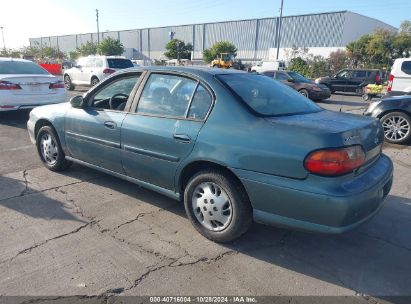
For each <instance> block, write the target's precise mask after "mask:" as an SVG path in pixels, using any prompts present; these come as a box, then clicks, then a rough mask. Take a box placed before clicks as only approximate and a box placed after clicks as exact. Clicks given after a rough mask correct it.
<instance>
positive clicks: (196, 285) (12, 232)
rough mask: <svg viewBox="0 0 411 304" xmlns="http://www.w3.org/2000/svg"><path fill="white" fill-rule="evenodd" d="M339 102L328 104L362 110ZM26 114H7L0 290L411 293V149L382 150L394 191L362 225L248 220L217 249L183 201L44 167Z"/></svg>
mask: <svg viewBox="0 0 411 304" xmlns="http://www.w3.org/2000/svg"><path fill="white" fill-rule="evenodd" d="M334 97H335V96H334ZM337 98H340V99H341V102H336V101H335V100H334V101H327V102H326V103H324V104H321V105H322V106H324V107H326V108H331V109H334V110H337V111H338V110H339V109H340V108H342V110H343V111H350V112H358V113H360V112H361V111H362V109H363V108H364V107H365V104H364V103H361V102H358V100H359V98H357V97H355V98H354V97H349V96H337ZM334 99H335V98H334ZM26 119H27V112H23V113H17V114H16V113H14V114H4V113H2V114H1V116H0V144H1V147H0V151H1V152H2V153H0V231H1V232H2V233H1V234H0V248H1V250H0V273H1V274H2V276H0V295H3V296H13V295H20V296H74V295H85V296H110V295H146V296H147V295H170V296H172V295H175V296H181V295H253V296H256V295H285V296H297V295H332V296H334V295H357V296H358V295H359V296H364V297H360V298H361V299H364V301H368V300H369V298H368V297H366V296H367V295H371V296H373V297H379V296H395V295H408V296H409V295H411V276H410V273H411V233H410V231H411V172H410V170H409V169H410V166H411V160H410V159H411V158H410V153H411V148H410V147H404V146H402V147H399V146H391V145H387V146H385V147H384V152H385V153H386V154H388V155H389V156H390V157H392V159H393V160H394V166H395V179H394V185H393V189H392V192H391V193H390V195H389V196H388V198H387V202H386V204H385V206H384V207H383V208H382V210H381V211H380V212H379V213H378V214H377V215H376V216H375V217H374V218H373V219H372V220H371V221H369V222H368V223H366V224H364V225H362V226H361V227H359V228H358V229H356V230H354V231H351V232H349V233H346V234H343V235H337V236H324V235H316V234H306V233H301V232H295V231H287V230H283V229H279V228H275V227H266V226H262V225H258V224H253V226H252V228H251V230H250V231H249V232H248V233H247V234H246V235H245V236H244V237H243V238H241V239H239V240H238V241H236V242H234V243H231V244H225V245H220V244H215V243H212V242H210V241H208V240H207V239H205V238H203V237H202V236H201V235H199V234H198V233H197V232H196V231H195V229H194V228H193V227H192V226H191V224H190V223H189V221H188V219H187V218H186V216H185V213H184V207H183V205H182V204H181V203H179V202H176V201H173V200H170V199H168V198H166V197H164V196H161V195H160V194H157V193H154V192H151V191H148V190H145V189H143V188H140V187H138V186H136V185H134V184H131V183H129V182H127V181H123V180H120V179H117V178H114V177H111V176H108V175H105V174H102V173H99V172H97V171H94V170H91V169H88V168H84V167H81V166H73V167H72V168H71V169H70V170H68V171H66V172H63V173H53V172H50V171H48V170H47V169H45V168H44V167H43V166H42V165H41V163H40V160H39V159H38V156H37V153H36V149H35V147H34V146H32V145H30V141H29V139H28V135H27V132H26V130H25V121H26ZM56 299H59V298H58V297H56Z"/></svg>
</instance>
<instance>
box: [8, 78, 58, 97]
mask: <svg viewBox="0 0 411 304" xmlns="http://www.w3.org/2000/svg"><path fill="white" fill-rule="evenodd" d="M0 80H2V81H7V82H10V83H12V84H18V85H19V86H20V87H21V90H12V91H11V93H12V94H15V95H46V94H54V93H56V90H55V89H50V84H51V83H55V82H57V81H58V79H57V77H55V76H53V75H15V74H13V75H12V74H10V75H2V76H1V78H0Z"/></svg>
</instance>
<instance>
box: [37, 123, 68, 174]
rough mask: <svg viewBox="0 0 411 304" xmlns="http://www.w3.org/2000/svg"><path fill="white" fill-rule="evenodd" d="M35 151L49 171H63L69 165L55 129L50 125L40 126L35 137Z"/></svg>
mask: <svg viewBox="0 0 411 304" xmlns="http://www.w3.org/2000/svg"><path fill="white" fill-rule="evenodd" d="M36 145H37V151H38V153H39V156H40V159H41V161H42V162H43V164H44V165H45V166H46V168H48V169H49V170H51V171H63V170H66V169H68V168H69V167H70V166H71V164H72V163H71V162H70V161H68V160H66V156H65V155H64V152H63V149H62V148H61V145H60V141H59V139H58V136H57V134H56V131H54V129H53V128H52V127H51V126H44V127H42V128H41V129H40V130H39V131H38V133H37V137H36Z"/></svg>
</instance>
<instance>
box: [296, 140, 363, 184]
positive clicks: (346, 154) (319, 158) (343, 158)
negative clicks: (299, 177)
mask: <svg viewBox="0 0 411 304" xmlns="http://www.w3.org/2000/svg"><path fill="white" fill-rule="evenodd" d="M364 161H365V153H364V151H363V149H362V147H361V146H358V145H356V146H350V147H345V148H339V149H327V150H317V151H314V152H311V153H310V154H308V155H307V157H306V158H305V161H304V166H305V168H306V169H307V170H308V171H309V172H311V173H314V174H318V175H323V176H339V175H344V174H346V173H350V172H352V171H354V170H355V169H357V168H359V167H361V166H362V165H363V164H364Z"/></svg>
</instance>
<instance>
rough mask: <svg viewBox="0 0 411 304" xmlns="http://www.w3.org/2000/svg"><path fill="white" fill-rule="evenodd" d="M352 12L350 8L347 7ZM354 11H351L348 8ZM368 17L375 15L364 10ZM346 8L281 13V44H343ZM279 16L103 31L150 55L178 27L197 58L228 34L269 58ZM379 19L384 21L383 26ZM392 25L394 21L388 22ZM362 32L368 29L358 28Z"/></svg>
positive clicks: (68, 46)
mask: <svg viewBox="0 0 411 304" xmlns="http://www.w3.org/2000/svg"><path fill="white" fill-rule="evenodd" d="M348 13H349V12H348ZM348 15H349V14H348ZM361 17H362V18H363V19H364V22H365V21H366V22H373V21H375V20H374V19H371V18H368V17H366V16H361ZM346 19H347V12H345V11H344V12H334V13H323V14H312V15H301V16H290V17H284V18H283V19H282V27H281V46H280V47H282V48H289V47H293V46H297V47H339V46H345V45H342V43H343V41H342V40H343V36H344V34H345V33H344V28H347V27H346V26H345V22H346ZM278 22H279V20H278V18H265V19H254V20H241V21H227V22H218V23H205V24H193V25H181V26H169V27H160V28H150V29H136V30H127V31H119V32H117V31H111V32H104V33H100V39H103V38H106V37H112V38H115V39H118V38H119V39H120V40H121V42H122V43H123V45H124V47H126V48H134V49H135V50H136V51H138V52H141V56H145V57H149V58H151V59H161V58H165V57H164V51H165V45H166V44H167V42H168V41H169V40H170V37H169V32H175V36H174V38H178V39H180V40H182V41H184V42H186V43H191V44H192V45H193V47H194V58H197V59H200V58H202V52H203V50H204V49H205V48H209V47H211V46H212V45H213V44H214V43H215V42H217V41H221V40H228V41H231V42H233V43H234V44H235V45H236V47H237V49H238V55H237V58H241V59H262V58H268V50H269V48H275V47H277V45H276V41H277V37H276V32H277V26H278ZM381 23H382V22H379V26H380V27H381ZM387 27H389V26H388V25H387ZM356 31H357V32H356V35H357V36H358V37H359V36H361V35H364V34H366V32H364V33H363V31H362V30H361V29H356ZM88 41H93V42H97V33H90V34H78V35H71V36H70V35H69V36H54V37H42V38H31V39H30V45H36V44H37V45H39V46H43V47H44V46H54V47H57V46H58V47H59V49H60V50H61V51H63V52H67V51H72V50H74V49H76V47H80V46H81V45H83V44H84V43H86V42H88Z"/></svg>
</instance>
